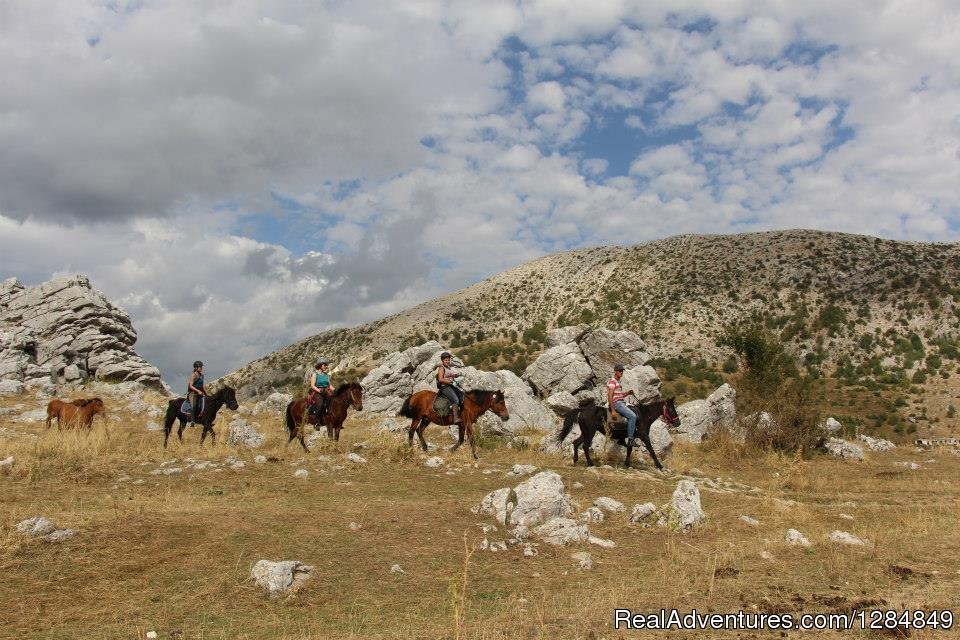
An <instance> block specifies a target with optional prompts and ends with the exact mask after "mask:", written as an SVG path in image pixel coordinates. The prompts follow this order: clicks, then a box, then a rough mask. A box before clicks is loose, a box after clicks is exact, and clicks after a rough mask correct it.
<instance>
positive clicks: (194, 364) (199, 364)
mask: <svg viewBox="0 0 960 640" xmlns="http://www.w3.org/2000/svg"><path fill="white" fill-rule="evenodd" d="M202 366H203V363H202V362H200V361H199V360H197V361H196V362H194V363H193V368H194V369H199V368H200V367H202Z"/></svg>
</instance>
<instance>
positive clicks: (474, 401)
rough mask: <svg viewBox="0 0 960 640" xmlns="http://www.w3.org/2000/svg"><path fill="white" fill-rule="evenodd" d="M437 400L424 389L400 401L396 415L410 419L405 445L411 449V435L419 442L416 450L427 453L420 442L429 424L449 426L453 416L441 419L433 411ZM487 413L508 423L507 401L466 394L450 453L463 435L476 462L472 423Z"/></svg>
mask: <svg viewBox="0 0 960 640" xmlns="http://www.w3.org/2000/svg"><path fill="white" fill-rule="evenodd" d="M436 397H437V392H436V391H431V390H430V389H424V390H423V391H418V392H416V393H415V394H413V395H412V396H410V397H409V398H407V399H406V400H404V401H403V406H402V407H400V412H399V413H398V414H397V415H400V416H403V417H405V418H410V419H411V420H412V422H411V423H410V428H409V432H408V434H407V442H408V444H410V445H413V434H414V433H416V434H417V436H418V437H419V438H420V448H421V449H423V450H424V451H426V450H427V441H426V440H424V439H423V430H424V429H426V428H427V425H428V424H430V423H431V422H432V423H434V424H438V425H440V426H442V427H446V426H449V425H451V424H453V416H452V415H448V416H446V417H443V418H441V417H440V416H438V415H437V414H436V412H435V411H434V410H433V400H434V399H435V398H436ZM487 411H493V412H494V413H495V414H496V415H497V416H498V417H499V418H500V419H501V420H509V419H510V412H509V411H508V410H507V401H506V400H505V399H504V397H503V391H468V392H466V394H464V398H463V412H462V413H461V416H460V417H461V418H462V420H461V421H460V423H459V426H460V437H459V439H458V440H457V444H455V445H453V446H452V447H450V451H456V450H457V449H459V448H460V445H462V444H463V437H464V433H466V435H467V437H468V438H470V451H471V452H473V458H474V460H476V459H477V444H476V441H475V439H474V437H473V423H474V422H476V420H477V418H479V417H480V416H482V415H483V414H484V413H486V412H487Z"/></svg>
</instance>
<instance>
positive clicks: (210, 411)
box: [163, 387, 240, 449]
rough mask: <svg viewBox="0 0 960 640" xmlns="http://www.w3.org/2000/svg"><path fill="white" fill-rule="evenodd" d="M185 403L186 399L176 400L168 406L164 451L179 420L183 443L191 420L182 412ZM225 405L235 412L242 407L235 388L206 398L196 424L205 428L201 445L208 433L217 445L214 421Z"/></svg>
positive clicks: (164, 423)
mask: <svg viewBox="0 0 960 640" xmlns="http://www.w3.org/2000/svg"><path fill="white" fill-rule="evenodd" d="M185 401H186V398H182V397H181V398H174V399H173V400H171V401H170V403H169V404H168V405H167V415H166V417H164V419H163V448H164V449H166V448H167V440H168V439H169V438H170V430H171V429H173V422H174V420H177V419H179V420H180V427H179V428H178V429H177V438H179V439H180V442H183V430H184V429H185V428H186V427H187V421H188V420H190V416H189V415H188V414H186V413H183V412H181V410H180V409H181V407H183V403H184V402H185ZM223 405H227V406H228V407H230V409H231V410H233V411H236V410H237V409H238V408H240V405H238V404H237V393H236V391H234V390H233V387H223V388H222V389H220V390H219V391H217V392H216V393H214V394H213V395H210V396H207V397H206V398H204V404H203V413H201V414H200V417H199V418H197V419H196V422H198V423H200V424H201V425H202V426H203V431H201V432H200V444H203V441H204V439H205V438H206V437H207V433H208V432H209V433H210V440H211V441H212V442H213V444H216V443H217V434H216V433H214V431H213V421H214V420H216V419H217V411H220V407H222V406H223Z"/></svg>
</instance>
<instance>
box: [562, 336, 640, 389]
mask: <svg viewBox="0 0 960 640" xmlns="http://www.w3.org/2000/svg"><path fill="white" fill-rule="evenodd" d="M579 344H580V350H581V352H582V353H583V356H584V358H586V360H587V362H589V363H590V369H591V371H592V372H593V375H594V376H595V377H596V378H597V379H598V380H601V381H604V382H605V381H606V380H607V379H609V378H610V376H612V375H613V366H614V365H615V364H617V363H618V362H619V363H622V364H623V366H624V367H626V368H632V367H637V366H641V365H645V364H647V363H648V362H649V361H650V359H651V357H652V356H651V355H650V354H649V353H648V352H647V345H646V343H644V341H643V340H642V339H641V338H640V336H638V335H637V334H636V333H634V332H633V331H612V330H610V329H593V330H591V331H588V332H587V333H586V334H584V335H583V337H582V338H580V342H579Z"/></svg>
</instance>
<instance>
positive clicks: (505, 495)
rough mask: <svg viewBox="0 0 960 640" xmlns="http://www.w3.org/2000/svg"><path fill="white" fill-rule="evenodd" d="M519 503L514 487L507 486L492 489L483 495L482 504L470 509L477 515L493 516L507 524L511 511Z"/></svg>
mask: <svg viewBox="0 0 960 640" xmlns="http://www.w3.org/2000/svg"><path fill="white" fill-rule="evenodd" d="M516 503H517V497H516V495H515V494H514V492H513V489H511V488H509V487H505V488H503V489H497V490H496V491H491V492H490V493H488V494H487V495H485V496H484V497H483V500H481V501H480V504H478V505H477V506H475V507H473V508H472V509H471V510H470V511H472V512H473V513H475V514H477V515H482V516H493V517H494V519H495V520H496V521H497V522H499V523H500V524H507V523H508V518H509V517H510V512H511V511H513V509H514V507H515V506H516Z"/></svg>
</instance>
